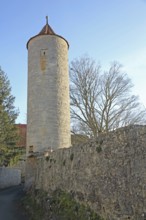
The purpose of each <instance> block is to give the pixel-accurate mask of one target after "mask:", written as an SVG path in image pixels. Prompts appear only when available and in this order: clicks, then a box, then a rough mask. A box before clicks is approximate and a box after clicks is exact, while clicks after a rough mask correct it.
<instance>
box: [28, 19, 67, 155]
mask: <svg viewBox="0 0 146 220" xmlns="http://www.w3.org/2000/svg"><path fill="white" fill-rule="evenodd" d="M68 47H69V44H68V42H67V41H66V40H65V39H64V38H63V37H61V36H59V35H57V34H55V32H54V31H53V29H52V28H51V27H50V26H49V24H48V19H47V17H46V25H45V26H44V27H43V29H42V30H41V32H40V33H39V34H37V35H36V36H34V37H32V38H30V39H29V41H28V42H27V49H28V101H27V154H29V152H32V151H33V152H43V151H45V150H48V149H57V148H67V147H70V145H71V143H70V107H69V105H70V103H69V75H68Z"/></svg>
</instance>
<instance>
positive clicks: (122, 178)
mask: <svg viewBox="0 0 146 220" xmlns="http://www.w3.org/2000/svg"><path fill="white" fill-rule="evenodd" d="M36 161H37V166H36V172H35V187H36V188H38V189H43V190H45V191H48V192H49V191H50V190H55V189H56V188H61V189H63V190H66V191H68V192H71V193H72V194H73V195H74V197H75V199H76V200H78V201H80V202H82V203H86V204H89V206H90V207H91V208H92V209H93V210H95V211H96V212H97V213H99V214H100V215H101V216H103V217H104V218H105V219H107V220H126V219H131V220H142V219H144V217H143V216H144V213H145V212H146V126H138V125H137V126H129V127H125V128H121V129H118V130H117V131H114V132H110V133H108V134H104V135H100V137H99V138H98V139H97V140H93V141H90V142H89V143H87V144H83V145H80V146H74V147H71V148H68V149H58V150H56V151H54V152H52V153H50V155H49V156H48V157H46V158H45V157H43V158H39V159H36Z"/></svg>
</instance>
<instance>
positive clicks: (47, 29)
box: [26, 16, 69, 49]
mask: <svg viewBox="0 0 146 220" xmlns="http://www.w3.org/2000/svg"><path fill="white" fill-rule="evenodd" d="M40 35H55V36H58V37H60V38H62V39H64V40H65V38H63V37H62V36H60V35H58V34H55V32H54V30H53V29H52V28H51V26H50V25H49V24H48V17H47V16H46V25H45V26H44V27H43V28H42V30H41V31H40V32H39V34H37V35H35V36H34V37H31V38H30V39H29V40H28V42H27V45H26V47H27V49H28V44H29V42H30V41H31V40H32V39H33V38H36V37H38V36H40ZM65 41H66V43H67V45H68V47H69V44H68V42H67V40H65Z"/></svg>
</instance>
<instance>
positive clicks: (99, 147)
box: [96, 140, 103, 153]
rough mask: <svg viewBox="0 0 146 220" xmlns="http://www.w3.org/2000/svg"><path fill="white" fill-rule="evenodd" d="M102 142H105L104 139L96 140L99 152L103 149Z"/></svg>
mask: <svg viewBox="0 0 146 220" xmlns="http://www.w3.org/2000/svg"><path fill="white" fill-rule="evenodd" d="M102 143H103V140H96V144H97V146H96V151H97V153H100V152H101V151H102V147H101V146H102Z"/></svg>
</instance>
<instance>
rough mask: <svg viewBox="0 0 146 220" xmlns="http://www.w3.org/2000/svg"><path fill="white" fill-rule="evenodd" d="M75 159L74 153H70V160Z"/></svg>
mask: <svg viewBox="0 0 146 220" xmlns="http://www.w3.org/2000/svg"><path fill="white" fill-rule="evenodd" d="M73 159H74V154H73V153H72V154H71V155H70V160H71V161H73Z"/></svg>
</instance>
